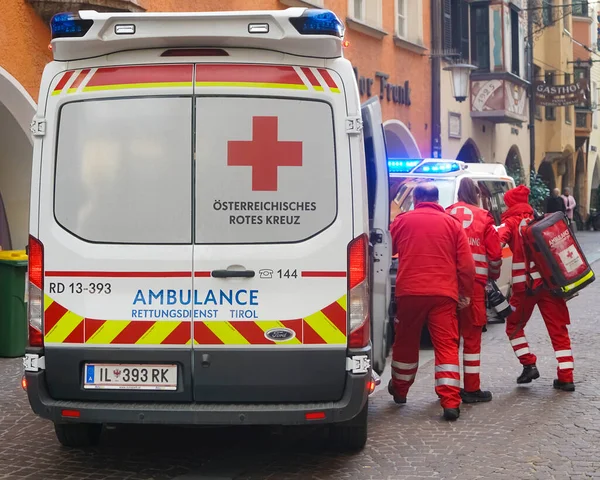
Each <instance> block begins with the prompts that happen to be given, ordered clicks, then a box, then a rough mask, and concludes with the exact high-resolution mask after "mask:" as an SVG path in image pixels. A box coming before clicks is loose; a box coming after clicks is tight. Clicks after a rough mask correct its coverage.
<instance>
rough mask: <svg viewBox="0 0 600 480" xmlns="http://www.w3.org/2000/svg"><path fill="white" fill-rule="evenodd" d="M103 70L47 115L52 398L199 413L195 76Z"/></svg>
mask: <svg viewBox="0 0 600 480" xmlns="http://www.w3.org/2000/svg"><path fill="white" fill-rule="evenodd" d="M94 62H97V63H95V64H93V65H96V66H95V67H92V66H90V67H85V68H84V67H80V68H77V67H75V68H74V69H72V70H68V71H63V72H60V73H58V74H57V75H56V76H55V78H54V79H53V81H52V83H51V85H50V90H49V94H48V100H47V103H46V113H45V115H46V117H45V120H46V134H45V137H44V140H43V142H44V143H43V157H42V161H41V182H40V204H39V212H40V213H39V240H40V241H41V243H42V245H43V256H44V259H43V261H44V273H45V283H44V294H45V299H44V310H45V312H44V322H43V326H44V342H45V358H46V379H47V382H48V389H49V392H50V395H51V396H52V397H53V398H55V399H65V400H85V401H101V402H112V401H122V402H131V401H148V402H170V401H173V402H191V401H192V387H191V385H192V373H191V372H192V344H191V320H192V319H191V313H192V310H191V299H192V298H193V292H192V248H193V247H192V232H193V231H192V193H193V192H192V168H193V152H192V125H193V115H192V112H193V98H192V93H193V68H194V67H193V64H191V63H190V64H187V65H186V64H179V65H174V64H153V65H139V66H130V65H121V66H119V65H114V64H105V63H104V62H106V60H105V59H102V58H100V59H97V60H94ZM86 65H87V64H86ZM35 251H36V252H38V251H39V249H37V248H36V249H35Z"/></svg>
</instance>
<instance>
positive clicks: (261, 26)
mask: <svg viewBox="0 0 600 480" xmlns="http://www.w3.org/2000/svg"><path fill="white" fill-rule="evenodd" d="M248 33H269V24H268V23H249V24H248Z"/></svg>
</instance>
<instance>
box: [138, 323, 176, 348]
mask: <svg viewBox="0 0 600 480" xmlns="http://www.w3.org/2000/svg"><path fill="white" fill-rule="evenodd" d="M180 324H181V322H156V323H155V324H154V325H152V326H151V327H150V328H149V329H148V331H147V332H146V333H144V335H142V337H141V338H140V339H139V340H138V341H137V342H135V343H136V345H160V344H161V343H162V342H164V340H165V338H167V337H168V336H169V335H170V334H171V332H173V330H175V329H176V328H177V327H178V326H179V325H180Z"/></svg>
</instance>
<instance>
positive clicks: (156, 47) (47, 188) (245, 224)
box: [25, 8, 391, 449]
mask: <svg viewBox="0 0 600 480" xmlns="http://www.w3.org/2000/svg"><path fill="white" fill-rule="evenodd" d="M51 27H52V37H53V39H52V51H53V54H54V61H53V62H52V63H50V64H49V65H48V66H47V67H46V69H45V71H44V75H43V80H42V86H41V91H40V96H39V107H38V112H37V116H36V117H35V119H34V122H33V126H32V130H33V134H34V138H35V144H34V161H33V181H32V198H31V219H30V232H31V238H30V245H29V255H30V257H29V258H30V270H29V282H30V284H29V295H30V296H29V304H30V311H29V341H30V346H29V348H28V350H27V355H26V358H25V368H26V375H25V382H26V388H27V392H28V395H29V400H30V403H31V405H32V408H33V410H34V411H35V412H36V413H37V414H38V415H40V416H42V417H44V418H48V419H50V420H52V421H53V422H54V424H55V430H56V434H57V436H58V439H59V440H60V442H61V443H63V444H65V445H70V446H77V445H87V444H91V443H94V442H96V441H97V440H98V438H99V436H100V431H101V428H102V424H106V423H110V424H119V423H161V424H188V425H189V424H198V425H206V424H215V425H223V424H238V425H239V424H249V425H251V424H280V425H286V424H287V425H294V424H307V423H311V424H332V428H331V434H332V441H333V442H334V443H336V442H337V443H338V444H339V445H340V446H342V447H344V448H348V449H353V448H361V447H362V446H363V445H364V443H365V441H366V436H367V400H368V394H369V393H370V391H372V388H373V383H374V382H373V381H372V380H371V379H372V377H371V373H372V367H371V365H374V366H375V367H376V368H377V369H378V370H382V369H383V366H384V365H385V351H384V346H385V338H384V336H385V332H386V330H387V327H386V322H387V305H388V304H389V300H390V289H389V277H388V272H389V267H390V263H391V258H390V251H389V234H388V233H386V232H387V227H388V225H387V223H388V221H389V202H388V190H387V160H386V156H385V144H384V139H383V130H382V126H381V111H380V106H379V103H378V101H377V100H371V101H370V102H367V104H366V105H364V106H363V107H362V112H361V105H360V100H359V93H358V88H357V85H356V81H355V77H354V73H353V70H352V66H351V64H350V62H349V61H348V60H346V59H344V58H343V55H342V37H343V25H342V23H341V22H340V21H339V20H338V18H337V17H336V16H335V15H334V14H333V13H331V12H329V11H326V10H308V9H304V8H295V9H288V10H285V11H263V12H217V13H190V14H176V13H173V14H165V13H156V14H117V13H96V12H93V11H82V12H79V14H61V15H58V16H55V17H54V18H53V20H52V23H51ZM367 172H369V174H368V175H369V176H367ZM367 178H369V181H367ZM367 199H368V200H367ZM374 258H376V259H377V263H376V267H377V268H376V269H374V268H372V266H373V264H374ZM371 335H372V336H373V339H374V340H373V342H371Z"/></svg>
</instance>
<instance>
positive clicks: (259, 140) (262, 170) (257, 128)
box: [227, 117, 302, 192]
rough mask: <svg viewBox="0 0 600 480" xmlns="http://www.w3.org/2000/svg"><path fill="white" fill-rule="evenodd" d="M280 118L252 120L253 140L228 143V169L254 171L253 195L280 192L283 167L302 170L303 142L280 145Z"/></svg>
mask: <svg viewBox="0 0 600 480" xmlns="http://www.w3.org/2000/svg"><path fill="white" fill-rule="evenodd" d="M277 122H278V117H252V140H250V141H246V140H242V141H239V140H232V141H229V142H227V165H229V166H230V167H252V191H260V192H276V191H277V172H278V168H279V167H301V166H302V142H280V141H279V140H278V139H277V137H278V124H277Z"/></svg>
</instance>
